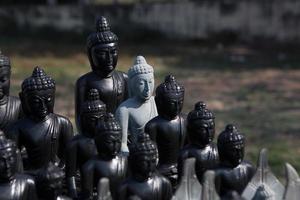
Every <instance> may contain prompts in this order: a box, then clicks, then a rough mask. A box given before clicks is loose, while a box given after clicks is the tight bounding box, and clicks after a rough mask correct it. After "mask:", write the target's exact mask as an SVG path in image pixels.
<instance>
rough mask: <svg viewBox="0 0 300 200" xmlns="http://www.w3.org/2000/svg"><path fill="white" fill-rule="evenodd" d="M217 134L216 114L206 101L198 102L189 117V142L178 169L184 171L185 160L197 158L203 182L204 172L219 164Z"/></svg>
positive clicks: (200, 179)
mask: <svg viewBox="0 0 300 200" xmlns="http://www.w3.org/2000/svg"><path fill="white" fill-rule="evenodd" d="M214 135H215V121H214V114H213V113H212V112H211V111H210V110H208V109H207V108H206V105H205V103H204V102H201V101H200V102H197V103H196V104H195V108H194V110H192V111H191V112H190V113H189V114H188V117H187V137H188V143H189V144H187V145H186V146H185V147H184V148H183V149H182V150H181V152H180V156H179V158H178V170H179V173H180V174H181V173H182V167H183V163H184V160H185V159H187V158H195V159H196V166H195V167H196V175H197V177H198V180H199V181H200V182H201V181H202V178H203V175H204V172H205V171H206V170H208V169H214V168H215V167H217V166H218V161H219V155H218V150H217V146H216V145H215V144H214V143H213V139H214Z"/></svg>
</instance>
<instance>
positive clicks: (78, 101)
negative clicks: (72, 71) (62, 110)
mask: <svg viewBox="0 0 300 200" xmlns="http://www.w3.org/2000/svg"><path fill="white" fill-rule="evenodd" d="M85 90H86V86H85V84H84V82H83V80H81V79H79V80H77V82H76V84H75V122H76V126H77V128H78V130H80V105H82V103H83V102H84V95H85Z"/></svg>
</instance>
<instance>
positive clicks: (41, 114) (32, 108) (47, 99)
mask: <svg viewBox="0 0 300 200" xmlns="http://www.w3.org/2000/svg"><path fill="white" fill-rule="evenodd" d="M20 96H21V99H23V101H24V103H25V105H26V109H27V111H28V112H29V114H30V115H31V116H34V117H35V118H37V119H44V118H45V117H46V116H47V115H48V114H49V113H52V112H53V107H54V97H55V90H54V89H46V90H35V91H30V92H27V93H23V92H22V93H21V95H20Z"/></svg>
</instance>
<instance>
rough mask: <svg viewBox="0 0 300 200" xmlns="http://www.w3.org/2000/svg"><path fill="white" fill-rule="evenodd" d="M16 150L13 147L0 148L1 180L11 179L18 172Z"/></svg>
mask: <svg viewBox="0 0 300 200" xmlns="http://www.w3.org/2000/svg"><path fill="white" fill-rule="evenodd" d="M16 157H17V156H16V151H15V149H12V148H6V149H1V150H0V180H5V181H7V180H11V178H12V177H13V176H14V174H15V173H16V163H17V159H16Z"/></svg>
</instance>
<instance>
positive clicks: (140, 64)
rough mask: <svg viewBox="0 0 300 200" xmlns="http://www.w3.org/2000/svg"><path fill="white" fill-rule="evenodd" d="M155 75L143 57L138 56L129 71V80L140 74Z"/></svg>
mask: <svg viewBox="0 0 300 200" xmlns="http://www.w3.org/2000/svg"><path fill="white" fill-rule="evenodd" d="M150 73H153V67H152V66H151V65H149V64H148V63H147V62H146V59H145V58H144V57H143V56H137V57H136V59H135V61H134V64H133V66H132V67H130V69H129V70H128V77H129V79H130V78H132V77H134V76H135V75H138V74H150Z"/></svg>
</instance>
